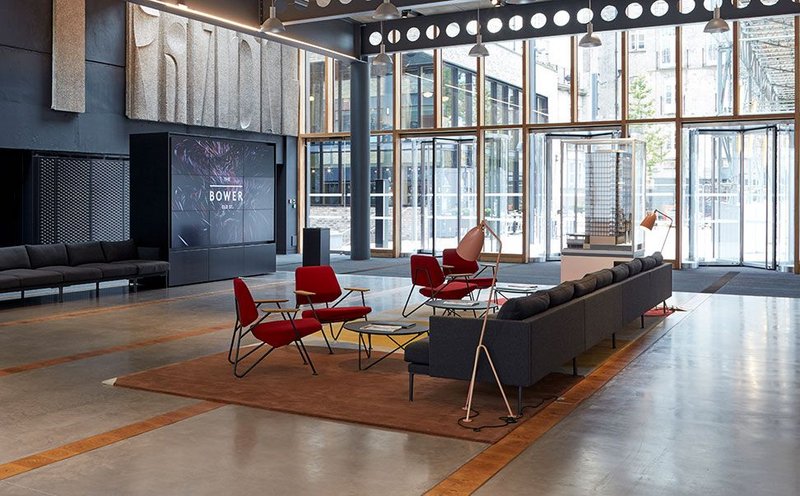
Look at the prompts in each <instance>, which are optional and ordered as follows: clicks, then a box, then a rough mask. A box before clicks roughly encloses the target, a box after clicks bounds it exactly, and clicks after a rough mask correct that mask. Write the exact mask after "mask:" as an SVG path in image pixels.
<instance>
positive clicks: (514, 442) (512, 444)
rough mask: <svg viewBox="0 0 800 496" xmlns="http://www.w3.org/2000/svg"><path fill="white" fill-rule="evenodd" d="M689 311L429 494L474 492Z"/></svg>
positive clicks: (632, 346)
mask: <svg viewBox="0 0 800 496" xmlns="http://www.w3.org/2000/svg"><path fill="white" fill-rule="evenodd" d="M686 315H687V314H686V313H680V314H679V313H675V314H672V315H671V316H670V317H668V318H667V319H666V320H665V321H663V322H661V323H659V324H657V325H656V326H655V327H653V329H651V330H650V331H648V332H647V333H646V334H644V335H643V336H641V337H640V338H639V339H637V340H635V341H632V342H630V343H628V344H627V345H626V346H624V347H623V348H621V349H620V350H619V351H617V352H616V353H614V354H613V355H612V356H611V357H609V358H608V360H606V361H605V362H603V363H602V364H601V365H600V366H598V367H597V368H596V369H595V370H593V371H592V372H591V373H589V374H588V375H587V376H586V377H584V379H583V380H581V381H580V382H579V383H577V384H576V385H575V386H573V387H572V388H571V389H570V390H569V391H567V392H566V393H564V394H563V395H562V396H561V397H560V398H559V399H558V400H556V401H554V402H552V403H550V404H549V405H548V406H546V407H545V408H544V409H543V410H542V411H540V412H539V413H538V414H537V415H536V416H534V417H533V418H532V419H530V420H528V421H527V422H525V423H523V424H522V425H520V426H519V427H517V428H516V429H514V430H513V431H511V432H510V433H509V434H508V435H507V436H505V437H504V438H502V439H501V440H500V441H498V442H497V443H495V444H493V445H491V446H489V447H488V448H486V449H485V450H484V451H482V452H481V453H479V454H478V455H477V456H475V457H474V458H472V459H471V460H470V461H468V462H467V463H465V464H464V465H462V466H461V467H459V468H458V469H457V470H456V471H455V472H453V473H452V474H450V476H448V477H447V478H446V479H444V480H443V481H441V482H440V483H438V484H437V485H435V486H434V487H433V488H431V489H430V490H429V491H428V492H427V493H425V494H426V496H445V495H446V496H450V495H464V494H472V493H473V492H475V491H476V490H477V489H478V488H480V487H481V486H482V485H483V484H485V483H486V482H487V481H488V480H489V479H491V478H492V477H494V475H495V474H497V473H498V472H500V470H502V469H503V467H505V466H506V465H508V464H509V463H511V461H512V460H514V459H515V458H516V457H517V456H519V455H520V454H521V453H522V452H523V451H525V450H526V449H527V448H528V447H529V446H530V445H532V444H533V443H534V442H536V440H537V439H539V438H540V437H542V436H543V435H544V434H545V433H546V432H547V431H549V430H550V429H552V428H553V427H555V426H556V425H557V424H558V423H559V422H561V421H562V420H564V419H565V418H566V417H567V416H568V415H569V414H570V413H572V412H573V411H574V410H575V409H576V408H577V407H578V406H579V405H580V404H581V403H582V402H583V401H585V400H587V399H588V398H589V397H591V396H592V395H593V394H594V393H596V392H597V391H599V390H600V388H602V387H603V386H605V385H606V384H607V383H608V381H610V380H611V379H612V378H613V377H614V376H616V375H617V374H618V373H619V372H621V371H622V370H623V369H624V368H625V367H627V366H628V365H629V364H630V363H631V362H633V361H634V360H635V359H636V358H637V357H639V356H640V355H641V354H642V353H644V352H645V351H647V350H648V349H649V348H650V347H652V346H653V345H654V344H655V343H656V342H657V341H658V340H659V339H661V338H662V337H664V336H665V335H666V334H667V333H668V332H669V331H670V330H671V329H672V328H673V327H674V326H675V325H676V324H677V323H678V322H680V321H681V320H683V319H684V318H685V317H686Z"/></svg>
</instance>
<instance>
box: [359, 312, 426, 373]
mask: <svg viewBox="0 0 800 496" xmlns="http://www.w3.org/2000/svg"><path fill="white" fill-rule="evenodd" d="M401 326H407V327H401ZM390 327H391V328H392V329H390ZM344 328H345V329H347V330H348V331H353V332H357V333H358V370H367V369H368V368H370V367H372V366H373V365H375V364H377V363H379V362H381V361H383V360H384V359H385V358H386V357H388V356H389V355H391V354H393V353H395V352H396V351H399V350H404V349H405V347H406V346H407V345H408V343H410V342H412V341H415V340H416V339H418V338H420V337H421V336H422V335H424V334H427V332H428V326H427V325H425V324H419V323H416V322H410V321H397V322H372V321H365V320H360V321H358V322H348V323H346V324H345V325H344ZM365 335H366V336H367V340H366V341H365V340H364V336H365ZM372 336H385V337H387V338H389V340H390V341H391V342H392V343H394V344H395V345H396V347H395V348H394V349H393V350H391V351H389V352H388V353H386V354H385V355H383V356H382V357H380V358H378V359H377V360H375V361H374V362H372V363H370V364H368V365H367V366H365V367H362V365H361V349H362V347H363V348H364V351H365V352H366V353H365V354H366V358H367V359H369V358H372ZM400 336H404V337H406V338H409V339H406V340H405V341H402V342H401V341H398V340H397V339H395V338H396V337H400Z"/></svg>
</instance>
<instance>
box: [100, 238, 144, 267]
mask: <svg viewBox="0 0 800 496" xmlns="http://www.w3.org/2000/svg"><path fill="white" fill-rule="evenodd" d="M100 247H101V248H102V249H103V255H104V256H105V257H106V258H105V260H106V262H119V261H122V260H136V259H137V258H139V252H138V250H137V249H136V244H135V243H134V242H133V240H132V239H127V240H125V241H101V242H100Z"/></svg>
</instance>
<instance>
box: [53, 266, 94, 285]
mask: <svg viewBox="0 0 800 496" xmlns="http://www.w3.org/2000/svg"><path fill="white" fill-rule="evenodd" d="M41 270H49V271H50V272H58V273H59V274H61V277H63V278H64V282H94V281H99V280H100V279H102V278H103V272H102V271H101V270H100V269H96V268H93V267H70V266H68V265H48V266H46V267H42V268H41Z"/></svg>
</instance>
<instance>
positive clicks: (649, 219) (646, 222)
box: [639, 212, 657, 231]
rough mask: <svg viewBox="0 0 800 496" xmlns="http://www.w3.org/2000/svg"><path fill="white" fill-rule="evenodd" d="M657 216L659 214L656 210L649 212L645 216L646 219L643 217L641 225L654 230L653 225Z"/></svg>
mask: <svg viewBox="0 0 800 496" xmlns="http://www.w3.org/2000/svg"><path fill="white" fill-rule="evenodd" d="M656 217H657V215H656V213H655V212H650V213H649V214H647V215H646V216H645V218H644V219H642V222H641V224H639V225H640V226H642V227H644V228H645V229H647V230H648V231H652V230H653V226H655V225H656Z"/></svg>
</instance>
